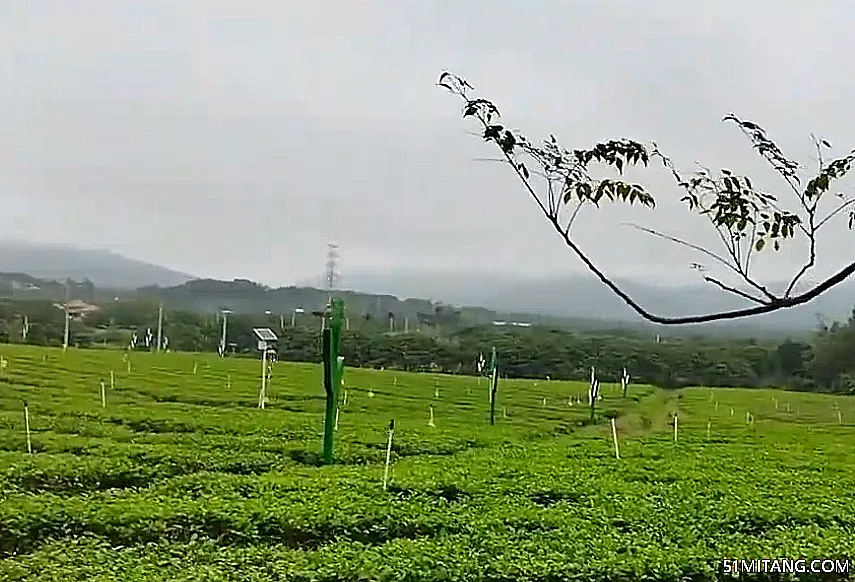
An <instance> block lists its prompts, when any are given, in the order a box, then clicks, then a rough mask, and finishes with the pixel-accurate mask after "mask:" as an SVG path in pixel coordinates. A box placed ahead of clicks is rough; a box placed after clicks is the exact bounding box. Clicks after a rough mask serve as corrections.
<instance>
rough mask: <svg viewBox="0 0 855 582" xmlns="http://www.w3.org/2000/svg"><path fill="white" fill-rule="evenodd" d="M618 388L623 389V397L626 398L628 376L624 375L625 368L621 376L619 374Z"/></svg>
mask: <svg viewBox="0 0 855 582" xmlns="http://www.w3.org/2000/svg"><path fill="white" fill-rule="evenodd" d="M620 386H621V388H622V389H623V397H624V398H626V395H627V392H628V391H629V374H627V373H626V368H624V369H623V374H621V377H620Z"/></svg>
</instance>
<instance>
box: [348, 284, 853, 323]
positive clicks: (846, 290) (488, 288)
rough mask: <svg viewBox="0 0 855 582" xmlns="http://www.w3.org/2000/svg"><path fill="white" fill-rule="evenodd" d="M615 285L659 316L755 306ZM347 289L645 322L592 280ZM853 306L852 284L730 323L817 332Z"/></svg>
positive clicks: (729, 298) (711, 293)
mask: <svg viewBox="0 0 855 582" xmlns="http://www.w3.org/2000/svg"><path fill="white" fill-rule="evenodd" d="M616 282H617V283H618V284H619V285H620V286H621V288H623V289H624V290H625V291H626V292H627V293H628V294H629V295H630V296H631V297H633V298H634V299H635V300H636V301H638V303H640V304H641V305H642V306H644V307H645V308H646V309H647V310H648V311H651V312H653V313H656V314H657V315H664V316H684V315H700V314H704V313H710V312H717V311H723V310H730V309H738V308H744V307H746V306H749V305H750V304H748V303H747V302H746V301H745V300H743V299H741V298H739V297H736V296H734V295H731V294H728V293H725V292H723V291H721V290H720V289H718V288H716V287H714V286H712V285H703V284H689V285H685V286H674V285H669V286H662V287H657V286H653V285H650V284H645V283H639V282H637V281H629V280H617V281H616ZM344 286H345V287H348V288H354V289H359V290H360V291H364V292H371V293H376V292H380V291H381V290H382V291H384V292H386V293H391V294H393V295H397V296H399V297H409V296H418V297H424V298H430V299H437V300H443V301H448V302H450V303H454V304H459V305H479V306H484V307H486V308H488V309H493V310H496V311H515V312H520V313H536V314H548V315H555V316H562V317H587V318H594V319H605V320H615V321H638V322H640V321H642V318H641V317H640V316H638V315H637V314H636V313H635V312H634V311H633V310H632V309H631V308H629V307H628V306H627V305H626V304H624V303H623V301H622V300H621V299H620V298H618V297H617V296H615V295H614V294H613V293H612V292H611V291H610V290H609V289H608V288H606V287H605V286H604V285H603V284H602V283H600V282H599V281H598V280H596V279H594V278H593V277H592V276H575V277H557V278H554V279H523V278H517V277H514V276H513V275H512V274H508V275H501V274H494V273H477V272H469V273H461V272H444V273H442V272H437V273H416V272H403V271H398V272H391V273H384V274H379V273H355V274H349V275H348V276H347V282H346V284H345V285H344ZM853 305H855V281H847V282H844V283H843V284H841V285H840V286H838V287H836V288H834V289H832V290H830V291H828V292H827V293H826V294H824V295H822V296H821V297H819V298H817V299H815V300H814V301H812V302H810V303H808V304H806V305H803V306H800V307H795V308H792V309H784V310H781V311H778V312H775V313H771V314H767V315H761V316H756V317H751V318H747V319H742V320H738V321H734V322H730V323H728V325H737V326H739V327H743V328H746V327H754V326H756V327H762V328H764V329H798V330H803V329H812V328H816V327H817V324H818V319H820V318H824V319H845V318H847V317H848V316H849V314H850V313H851V312H852V307H853ZM707 325H709V324H707ZM699 327H703V326H699Z"/></svg>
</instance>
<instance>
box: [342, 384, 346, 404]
mask: <svg viewBox="0 0 855 582" xmlns="http://www.w3.org/2000/svg"><path fill="white" fill-rule="evenodd" d="M341 405H342V406H347V389H346V388H345V390H344V402H342V403H341Z"/></svg>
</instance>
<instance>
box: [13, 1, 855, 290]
mask: <svg viewBox="0 0 855 582" xmlns="http://www.w3.org/2000/svg"><path fill="white" fill-rule="evenodd" d="M853 16H855V8H853V7H852V6H851V2H844V1H842V0H840V1H835V0H826V1H820V2H818V3H808V2H804V0H789V1H784V0H776V1H772V0H754V1H752V2H745V1H740V2H735V1H731V0H726V1H717V2H682V1H677V0H667V1H665V0H662V1H656V0H650V1H647V2H637V1H635V0H622V1H619V0H613V1H609V0H577V1H572V2H571V1H567V0H538V1H532V2H511V1H508V0H467V1H465V2H461V1H451V0H441V1H425V0H359V1H357V0H351V1H344V0H337V1H333V0H328V1H318V2H297V1H283V0H174V1H167V0H161V1H155V0H144V1H143V0H140V1H131V0H100V1H99V0H77V1H74V2H71V1H69V0H57V1H47V0H5V1H4V2H0V152H2V159H3V162H2V164H0V191H2V195H3V209H4V211H3V212H2V213H0V214H2V216H0V220H1V221H2V223H0V224H2V228H3V231H4V233H5V235H6V236H5V237H4V238H19V239H26V240H32V241H44V242H67V243H73V244H76V245H82V246H90V247H100V248H110V249H114V250H116V251H118V252H121V253H123V254H126V255H128V256H131V257H134V258H139V259H143V260H147V261H151V262H155V263H159V264H163V265H166V266H170V267H174V268H178V269H182V270H185V271H188V272H191V273H194V274H198V275H201V276H214V277H223V278H232V277H249V278H253V279H257V280H262V281H264V282H266V283H269V284H287V283H290V282H293V281H295V280H298V279H302V278H305V277H311V276H314V275H316V274H317V273H318V272H319V271H321V270H322V265H323V255H324V254H325V250H326V249H325V245H326V243H327V242H328V241H331V240H334V241H337V242H339V243H340V244H341V245H342V270H343V274H344V276H345V281H346V276H347V273H348V271H350V272H358V271H375V270H381V271H382V270H386V269H390V268H400V267H407V266H410V267H413V268H439V267H450V268H455V269H464V268H467V267H471V266H472V265H475V264H478V265H482V266H483V265H484V264H485V262H489V261H490V259H493V263H492V264H493V266H494V267H495V268H499V267H501V266H502V265H503V264H507V262H509V261H513V264H514V269H516V270H518V271H519V273H520V274H524V275H529V274H531V275H537V274H541V273H544V272H546V271H558V272H567V273H569V272H574V271H578V270H579V269H580V266H579V264H578V263H577V261H576V260H575V259H574V258H573V257H572V256H571V255H569V253H568V252H567V251H565V250H564V249H563V247H562V246H561V245H560V242H559V241H558V240H557V239H556V238H555V236H554V234H552V233H550V231H549V230H548V229H547V228H546V226H545V224H544V222H543V219H542V217H541V216H540V215H539V214H538V212H537V209H536V208H535V207H534V206H533V205H532V203H531V202H530V201H529V200H528V199H527V198H526V197H525V194H524V193H523V192H522V190H521V189H520V187H519V185H518V184H517V183H516V182H515V181H514V179H513V177H512V176H511V175H510V174H509V171H508V169H507V168H505V167H503V166H501V165H499V164H491V163H484V162H477V161H474V158H478V157H484V156H489V155H491V151H490V150H489V149H488V148H487V146H486V145H484V144H483V143H482V142H481V141H480V140H479V139H478V138H475V137H473V136H471V135H468V134H467V133H466V130H465V127H464V125H463V124H462V123H461V120H460V119H459V103H458V102H456V101H455V100H454V98H453V97H452V96H450V95H448V94H446V93H445V92H443V91H442V90H440V89H439V88H437V87H436V86H435V82H436V78H437V76H438V74H439V72H440V71H441V70H443V69H446V68H448V69H451V70H453V71H454V72H456V73H459V74H461V75H463V76H465V77H466V78H467V79H468V80H469V81H470V82H471V83H472V84H474V85H475V87H476V89H478V91H479V93H480V94H482V95H484V96H486V97H488V98H491V99H493V100H494V101H495V102H496V103H497V104H498V105H499V106H500V108H501V109H502V111H503V113H504V114H505V117H506V119H507V120H508V122H509V123H511V124H512V125H514V126H516V127H518V128H520V129H523V130H524V131H526V132H527V133H529V134H530V135H531V136H532V137H538V136H541V135H544V134H546V133H548V132H550V131H553V132H555V133H556V134H557V135H558V136H559V137H560V138H561V139H563V140H564V141H565V142H566V143H567V145H569V146H577V145H588V144H589V143H590V142H593V141H594V140H597V139H604V138H610V137H620V136H628V137H634V138H637V139H640V140H651V139H654V140H656V141H657V142H658V143H659V144H660V146H661V147H662V148H663V149H664V150H666V151H667V152H669V153H670V154H671V155H672V157H673V158H674V159H675V162H677V164H678V165H680V166H681V167H683V168H686V169H690V168H691V167H692V164H693V163H694V162H695V161H696V160H699V161H702V162H704V163H705V164H707V165H710V166H713V167H716V166H718V167H720V166H726V167H731V168H734V169H737V170H741V171H750V172H755V171H757V175H758V176H760V177H761V179H763V178H766V179H768V182H765V181H764V183H763V185H764V186H766V187H767V188H777V189H779V190H780V191H781V192H784V194H785V195H786V192H785V191H784V190H783V189H781V186H782V184H781V182H778V181H774V178H773V177H772V176H771V174H770V173H769V172H768V171H766V170H764V169H763V167H762V165H759V164H758V163H757V162H756V160H755V158H754V156H753V154H752V152H751V150H750V147H749V146H748V144H747V142H746V141H745V140H744V138H742V136H741V135H740V134H739V133H738V131H736V129H735V128H733V127H728V126H725V125H723V124H722V123H721V122H720V119H721V117H722V116H723V115H724V114H726V113H728V112H731V111H732V112H735V113H737V114H739V115H741V116H743V117H748V118H750V119H753V120H755V121H758V122H760V123H761V124H763V125H764V126H766V127H767V128H768V129H769V130H770V132H771V133H772V135H773V136H774V137H775V138H776V139H778V140H779V142H780V143H781V145H782V146H784V148H785V149H786V150H787V151H789V152H792V153H793V154H794V155H797V156H799V159H801V160H804V161H806V162H809V161H810V156H811V154H812V146H811V143H810V140H809V133H810V132H811V131H813V132H817V133H820V134H821V135H822V136H823V137H826V138H827V139H829V140H830V141H831V142H833V144H835V145H836V146H837V151H840V152H844V151H847V150H848V149H849V148H851V147H853V146H855V114H853V112H852V111H853V108H852V104H853V102H855V64H853V60H852V59H851V58H850V57H848V56H847V54H851V52H852V51H853V49H855V41H852V40H851V33H850V29H851V25H852V22H853V20H852V17H853ZM643 180H644V183H645V184H646V185H648V186H650V187H651V188H652V189H653V190H654V192H655V193H656V194H657V196H658V197H659V200H660V207H659V209H657V210H656V211H655V212H652V213H651V212H645V211H643V210H640V209H626V208H613V209H607V210H605V211H593V210H590V211H587V212H585V213H584V214H583V218H584V222H582V223H580V224H578V225H577V226H576V227H575V228H576V231H575V232H576V236H577V237H578V238H579V239H580V240H581V241H582V242H584V243H585V244H586V245H587V246H588V248H589V249H590V250H591V254H592V255H593V257H594V258H595V259H596V260H597V261H599V262H600V263H602V264H603V265H604V266H605V267H607V268H609V269H611V270H612V271H613V272H615V273H617V274H620V275H624V276H626V275H629V276H644V275H647V276H652V275H661V274H663V273H665V274H668V275H676V274H679V275H687V273H688V271H687V269H686V266H687V265H688V263H689V261H691V260H693V258H694V257H692V256H691V255H687V254H686V253H684V252H682V251H681V250H680V249H679V248H676V247H674V246H672V245H669V244H667V243H663V242H659V241H657V240H655V239H651V238H649V237H648V236H646V235H643V234H641V233H639V232H635V231H632V230H631V229H628V228H626V227H621V226H620V224H621V223H622V222H624V221H627V220H633V221H638V222H642V223H644V224H646V225H649V226H653V227H656V228H661V229H664V230H668V231H669V232H673V233H675V234H678V235H682V236H689V237H691V238H692V239H693V240H695V241H701V242H703V241H711V240H713V239H712V238H710V237H711V235H710V234H709V232H708V231H705V230H704V225H703V222H699V221H698V220H693V219H692V217H691V216H690V215H689V214H688V213H687V212H686V211H684V210H682V209H681V207H680V205H679V203H677V202H676V200H677V199H678V198H679V191H678V190H677V189H676V188H675V187H673V186H669V182H668V181H667V180H666V179H665V176H664V174H663V173H662V172H659V171H656V170H654V171H649V172H646V173H645V174H643ZM823 242H824V243H825V244H826V247H825V249H824V252H825V255H824V256H825V257H826V260H825V261H824V262H823V264H822V265H821V269H824V270H828V269H830V268H832V267H834V266H835V265H838V264H839V263H840V262H842V261H844V260H846V259H851V254H852V253H851V248H852V235H851V234H847V232H846V231H845V229H843V228H839V229H837V230H836V231H829V236H827V237H826V239H825V240H824V241H823ZM800 259H801V255H800V254H799V253H798V252H795V251H794V252H782V253H780V254H779V256H777V257H770V258H768V259H766V260H765V261H763V263H762V264H760V265H759V268H760V269H761V270H762V273H763V274H764V275H765V276H769V277H774V276H778V275H782V274H785V273H786V272H787V270H786V269H787V268H788V267H787V264H788V263H789V262H792V261H796V260H800ZM673 279H674V277H671V278H670V280H673Z"/></svg>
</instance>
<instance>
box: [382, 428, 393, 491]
mask: <svg viewBox="0 0 855 582" xmlns="http://www.w3.org/2000/svg"><path fill="white" fill-rule="evenodd" d="M394 434H395V419H394V418H393V419H392V420H390V421H389V442H388V444H387V445H386V467H385V468H384V469H383V491H386V488H387V487H388V485H389V464H390V463H391V462H392V435H394Z"/></svg>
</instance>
